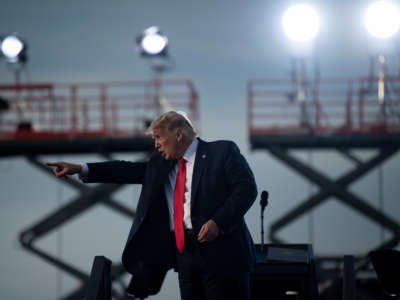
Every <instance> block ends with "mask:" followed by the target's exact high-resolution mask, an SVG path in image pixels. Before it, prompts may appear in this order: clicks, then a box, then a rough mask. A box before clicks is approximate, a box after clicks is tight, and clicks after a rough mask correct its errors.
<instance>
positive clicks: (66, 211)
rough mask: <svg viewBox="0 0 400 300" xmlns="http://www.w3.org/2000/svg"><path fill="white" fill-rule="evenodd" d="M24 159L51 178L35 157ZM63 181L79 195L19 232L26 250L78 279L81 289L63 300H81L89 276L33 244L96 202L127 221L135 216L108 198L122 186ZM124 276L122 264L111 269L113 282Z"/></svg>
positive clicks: (133, 212) (119, 295)
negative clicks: (89, 184) (124, 217)
mask: <svg viewBox="0 0 400 300" xmlns="http://www.w3.org/2000/svg"><path fill="white" fill-rule="evenodd" d="M26 158H27V160H28V161H29V162H30V163H32V164H33V165H34V166H36V167H38V168H39V169H40V170H43V171H44V172H46V173H47V174H49V175H51V176H52V177H53V178H54V175H53V174H52V172H51V170H50V168H48V167H46V166H45V165H44V163H43V162H41V161H39V159H38V158H37V157H33V156H27V157H26ZM57 180H59V179H57ZM62 182H64V183H65V184H67V185H69V186H71V187H73V188H75V189H77V190H78V191H79V192H80V195H79V196H78V197H75V198H74V199H72V200H71V201H70V202H68V203H67V204H65V205H64V206H63V207H61V208H60V209H58V210H56V211H55V212H53V213H52V214H50V215H49V216H47V217H46V218H44V219H42V220H40V221H39V222H37V223H36V224H35V225H33V226H31V227H30V228H27V229H25V230H24V231H23V232H21V234H20V242H21V244H22V246H23V247H24V248H25V249H26V250H28V251H30V252H32V253H34V254H36V255H37V256H39V257H40V258H42V259H43V260H45V261H46V262H48V263H50V264H52V265H54V266H56V267H57V268H59V269H61V270H63V271H64V272H66V273H68V274H69V275H71V276H72V277H75V278H76V279H78V280H81V281H82V286H81V287H79V288H78V289H77V290H75V291H73V292H72V293H70V294H69V295H67V296H66V297H64V298H63V299H64V300H78V299H79V300H81V299H82V298H84V296H85V293H86V289H87V284H88V280H89V275H88V273H86V272H83V271H81V270H79V269H77V268H76V267H74V266H73V265H72V264H68V263H67V262H65V261H62V260H61V259H59V258H57V257H55V256H52V255H50V254H49V253H47V252H45V251H43V250H41V249H39V248H37V247H35V245H34V242H35V241H37V240H38V239H39V238H41V237H43V236H44V235H46V234H48V233H49V232H50V231H52V230H54V229H56V228H57V227H59V226H63V225H65V223H66V222H67V221H69V220H71V219H73V218H75V217H76V216H78V215H79V214H80V213H82V212H84V211H85V210H87V209H89V208H91V207H92V206H94V205H95V204H98V203H101V204H104V205H106V206H107V207H109V208H111V209H113V210H115V211H116V212H118V213H121V214H123V215H125V216H126V217H129V218H130V219H132V218H134V217H135V211H133V210H131V209H129V208H127V207H125V206H124V205H122V204H120V203H118V202H117V201H115V200H114V199H112V197H111V195H112V194H113V193H114V192H116V191H117V190H118V189H120V188H121V187H122V186H123V184H99V185H96V186H95V187H88V186H86V185H85V184H83V183H81V182H80V181H78V180H76V179H73V178H68V179H67V180H62ZM124 273H125V270H124V268H123V266H122V265H121V264H119V265H115V266H113V267H112V269H111V275H112V280H113V282H114V281H118V280H119V279H120V277H122V276H123V275H124ZM112 294H113V297H115V298H117V299H126V297H125V296H124V295H121V294H120V293H119V292H118V291H117V290H115V289H113V290H112Z"/></svg>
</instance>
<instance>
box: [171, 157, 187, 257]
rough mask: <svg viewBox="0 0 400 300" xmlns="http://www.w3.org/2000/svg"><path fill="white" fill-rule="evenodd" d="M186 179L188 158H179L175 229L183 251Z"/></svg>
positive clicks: (178, 242) (180, 249)
mask: <svg viewBox="0 0 400 300" xmlns="http://www.w3.org/2000/svg"><path fill="white" fill-rule="evenodd" d="M185 180H186V160H185V159H184V158H181V159H180V160H179V168H178V175H177V176H176V183H175V190H174V231H175V239H176V247H177V248H178V250H179V252H181V253H182V250H183V245H184V243H185V234H184V232H183V201H184V198H185Z"/></svg>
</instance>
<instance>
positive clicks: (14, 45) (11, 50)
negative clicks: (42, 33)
mask: <svg viewBox="0 0 400 300" xmlns="http://www.w3.org/2000/svg"><path fill="white" fill-rule="evenodd" d="M24 48H25V45H24V43H23V42H22V41H21V39H19V38H18V37H17V36H15V35H9V36H7V37H5V38H4V39H3V41H2V42H1V46H0V49H1V52H2V54H3V55H4V56H5V57H6V59H7V60H8V61H10V62H13V63H14V62H18V61H19V60H20V56H21V54H23V50H24Z"/></svg>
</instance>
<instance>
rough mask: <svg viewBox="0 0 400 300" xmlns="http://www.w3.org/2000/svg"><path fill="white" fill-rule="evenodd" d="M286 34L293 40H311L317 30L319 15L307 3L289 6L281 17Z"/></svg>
mask: <svg viewBox="0 0 400 300" xmlns="http://www.w3.org/2000/svg"><path fill="white" fill-rule="evenodd" d="M282 26H283V30H284V32H285V34H286V36H287V37H288V38H289V39H291V40H293V41H295V42H308V41H311V40H313V39H314V38H315V37H316V35H317V34H318V31H319V15H318V13H317V11H316V10H315V9H314V8H313V7H312V6H311V5H309V4H296V5H293V6H290V7H289V8H288V9H287V10H286V11H285V13H284V14H283V17H282Z"/></svg>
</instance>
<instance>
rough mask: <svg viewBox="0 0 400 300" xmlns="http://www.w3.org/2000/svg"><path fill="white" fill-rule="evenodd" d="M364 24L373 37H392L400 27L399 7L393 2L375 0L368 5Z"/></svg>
mask: <svg viewBox="0 0 400 300" xmlns="http://www.w3.org/2000/svg"><path fill="white" fill-rule="evenodd" d="M364 24H365V27H366V29H367V31H368V33H369V34H371V35H372V36H373V37H376V38H380V39H386V38H389V37H392V36H393V35H395V34H396V33H397V31H398V30H399V27H400V11H399V8H398V7H397V6H396V5H394V4H393V3H391V2H385V1H380V2H375V3H373V4H371V5H370V6H369V7H368V9H367V11H366V14H365V17H364Z"/></svg>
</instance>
